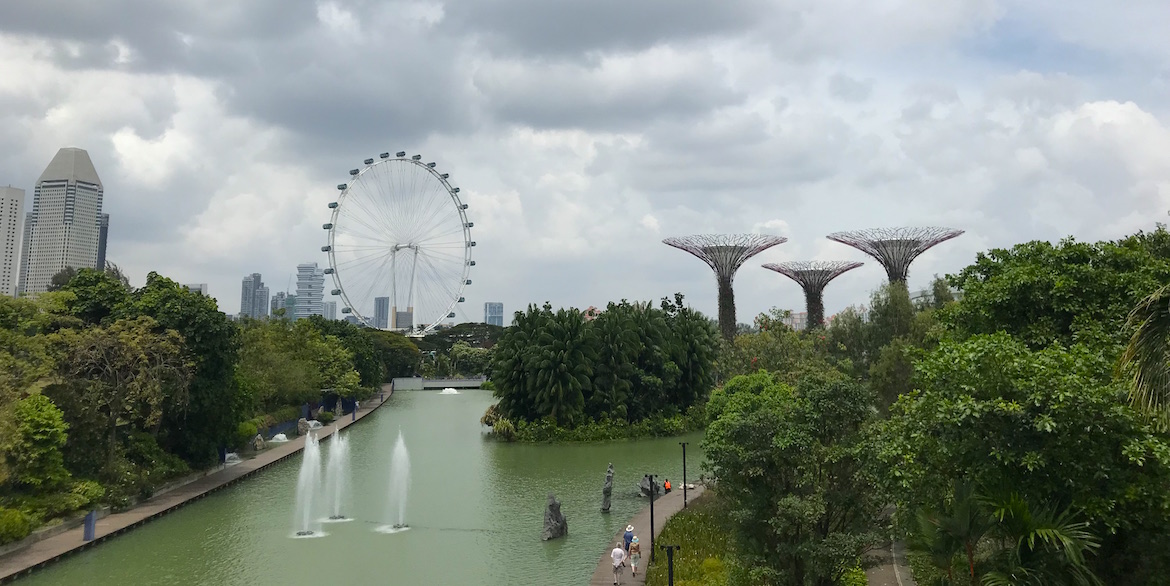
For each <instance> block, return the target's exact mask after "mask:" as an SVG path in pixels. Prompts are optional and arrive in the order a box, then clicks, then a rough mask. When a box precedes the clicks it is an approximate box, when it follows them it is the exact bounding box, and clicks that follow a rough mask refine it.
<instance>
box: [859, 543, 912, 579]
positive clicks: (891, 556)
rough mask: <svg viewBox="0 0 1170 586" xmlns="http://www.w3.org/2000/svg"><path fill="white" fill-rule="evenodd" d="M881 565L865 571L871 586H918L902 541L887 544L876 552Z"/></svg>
mask: <svg viewBox="0 0 1170 586" xmlns="http://www.w3.org/2000/svg"><path fill="white" fill-rule="evenodd" d="M874 555H875V557H877V558H878V559H880V560H881V565H878V566H874V567H872V568H870V569H869V570H867V571H866V572H865V577H866V578H867V579H868V580H869V586H917V582H915V581H914V575H913V574H911V573H910V566H909V564H907V563H906V551H905V548H904V547H903V546H902V542H900V541H895V542H893V543H891V544H887V545H886V546H885V547H882V548H881V549H879V550H878V551H876V552H875V553H874Z"/></svg>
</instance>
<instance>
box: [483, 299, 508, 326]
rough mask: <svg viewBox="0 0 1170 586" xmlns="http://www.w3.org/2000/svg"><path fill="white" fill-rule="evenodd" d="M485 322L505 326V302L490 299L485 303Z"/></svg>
mask: <svg viewBox="0 0 1170 586" xmlns="http://www.w3.org/2000/svg"><path fill="white" fill-rule="evenodd" d="M483 323H485V324H488V325H493V326H500V327H503V325H504V304H503V303H500V302H498V301H488V302H487V303H484V304H483Z"/></svg>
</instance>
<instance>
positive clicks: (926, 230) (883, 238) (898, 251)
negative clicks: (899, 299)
mask: <svg viewBox="0 0 1170 586" xmlns="http://www.w3.org/2000/svg"><path fill="white" fill-rule="evenodd" d="M962 233H963V231H962V230H954V229H951V228H933V227H923V228H871V229H869V230H853V231H850V232H834V233H832V234H829V235H828V237H827V238H828V239H829V240H835V241H837V242H840V243H841V244H848V245H849V246H852V247H853V248H856V249H858V250H860V251H862V252H864V253H866V254H868V255H870V256H872V257H874V258H876V259H877V261H878V262H879V263H881V264H882V266H883V267H885V269H886V276H888V277H889V278H890V282H891V283H905V282H906V275H907V274H908V273H909V272H910V263H912V262H914V259H916V258H918V255H920V254H922V253H924V252H926V251H927V250H929V249H930V248H931V247H933V246H934V245H936V244H938V243H940V242H945V241H947V240H950V239H951V238H954V237H956V236H958V235H960V234H962Z"/></svg>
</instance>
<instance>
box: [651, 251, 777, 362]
mask: <svg viewBox="0 0 1170 586" xmlns="http://www.w3.org/2000/svg"><path fill="white" fill-rule="evenodd" d="M787 241H788V239H787V238H783V237H781V236H771V235H768V234H697V235H695V236H682V237H678V238H667V239H666V240H663V241H662V243H663V244H667V245H669V246H673V247H675V248H677V249H679V250H685V251H687V252H689V253H691V254H693V255H695V256H697V257H699V260H702V261H703V262H705V263H707V266H709V267H711V269H712V270H714V271H715V280H716V281H717V282H718V283H719V331H720V332H722V333H723V337H724V338H725V339H727V340H728V341H731V340H733V339H734V338H735V292H734V291H732V289H731V282H732V281H733V280H735V271H737V270H739V267H741V266H743V263H744V262H746V261H747V259H749V258H751V257H753V256H755V255H757V254H759V253H760V252H762V251H764V250H767V249H769V248H772V247H773V246H776V245H777V244H783V243H785V242H787Z"/></svg>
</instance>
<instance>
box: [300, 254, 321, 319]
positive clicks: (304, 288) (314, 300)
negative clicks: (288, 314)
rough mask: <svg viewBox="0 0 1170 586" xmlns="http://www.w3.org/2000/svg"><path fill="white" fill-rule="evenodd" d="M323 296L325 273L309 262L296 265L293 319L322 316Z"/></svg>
mask: <svg viewBox="0 0 1170 586" xmlns="http://www.w3.org/2000/svg"><path fill="white" fill-rule="evenodd" d="M324 296H325V272H324V271H322V270H321V269H320V268H318V267H317V263H315V262H310V263H304V264H299V265H297V309H296V313H295V314H294V317H296V319H301V318H304V317H309V316H310V315H322V313H323V311H324V310H323V308H322V307H321V303H322V302H323V300H324V299H323V297H324Z"/></svg>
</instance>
